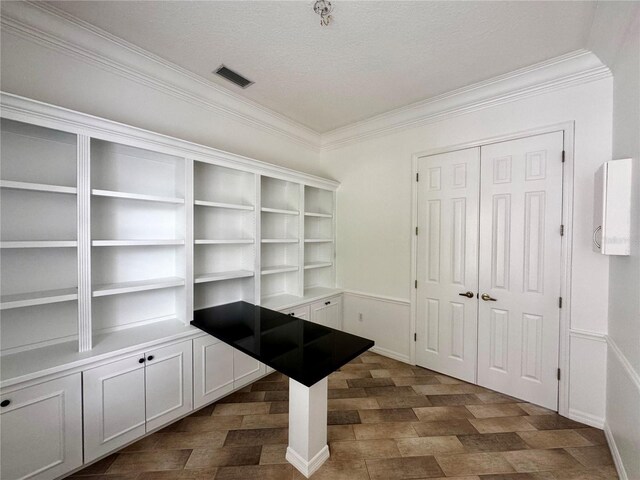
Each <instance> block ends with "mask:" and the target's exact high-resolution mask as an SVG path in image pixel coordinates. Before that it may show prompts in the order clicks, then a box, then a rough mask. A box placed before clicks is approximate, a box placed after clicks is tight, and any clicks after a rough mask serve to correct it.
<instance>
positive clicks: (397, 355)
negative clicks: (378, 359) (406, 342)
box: [369, 346, 413, 365]
mask: <svg viewBox="0 0 640 480" xmlns="http://www.w3.org/2000/svg"><path fill="white" fill-rule="evenodd" d="M369 351H371V352H373V353H377V354H378V355H382V356H383V357H389V358H393V359H394V360H398V361H399V362H404V363H408V364H409V365H413V363H411V360H410V359H409V357H408V356H407V355H402V354H401V353H396V352H393V351H391V350H387V349H386V348H382V347H376V346H373V347H371V348H370V349H369Z"/></svg>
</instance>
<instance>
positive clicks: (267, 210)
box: [260, 207, 300, 215]
mask: <svg viewBox="0 0 640 480" xmlns="http://www.w3.org/2000/svg"><path fill="white" fill-rule="evenodd" d="M260 211H262V212H264V213H281V214H283V215H300V212H299V211H298V210H283V209H281V208H268V207H262V208H261V209H260Z"/></svg>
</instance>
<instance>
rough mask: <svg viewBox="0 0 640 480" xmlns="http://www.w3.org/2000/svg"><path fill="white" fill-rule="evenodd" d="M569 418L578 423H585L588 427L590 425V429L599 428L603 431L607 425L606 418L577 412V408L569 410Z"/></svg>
mask: <svg viewBox="0 0 640 480" xmlns="http://www.w3.org/2000/svg"><path fill="white" fill-rule="evenodd" d="M568 417H569V418H570V419H571V420H575V421H576V422H580V423H584V424H586V425H589V426H590V427H594V428H599V429H601V430H602V428H603V427H604V423H605V421H604V418H602V417H598V416H596V415H592V414H590V413H586V412H582V411H580V410H576V409H575V408H570V409H569V412H568Z"/></svg>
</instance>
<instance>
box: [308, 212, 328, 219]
mask: <svg viewBox="0 0 640 480" xmlns="http://www.w3.org/2000/svg"><path fill="white" fill-rule="evenodd" d="M304 216H305V217H320V218H333V215H331V214H330V213H317V212H304Z"/></svg>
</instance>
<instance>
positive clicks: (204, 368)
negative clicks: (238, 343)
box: [193, 335, 234, 408]
mask: <svg viewBox="0 0 640 480" xmlns="http://www.w3.org/2000/svg"><path fill="white" fill-rule="evenodd" d="M233 350H234V349H233V347H231V346H229V345H227V344H226V343H223V342H221V341H220V340H218V339H217V338H215V337H212V336H211V335H207V336H204V337H199V338H196V339H194V340H193V392H194V397H193V404H194V407H195V408H200V407H202V406H204V405H207V404H208V403H211V402H213V401H215V400H217V399H218V398H220V397H222V396H224V395H226V394H227V393H229V392H231V391H232V390H233Z"/></svg>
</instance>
